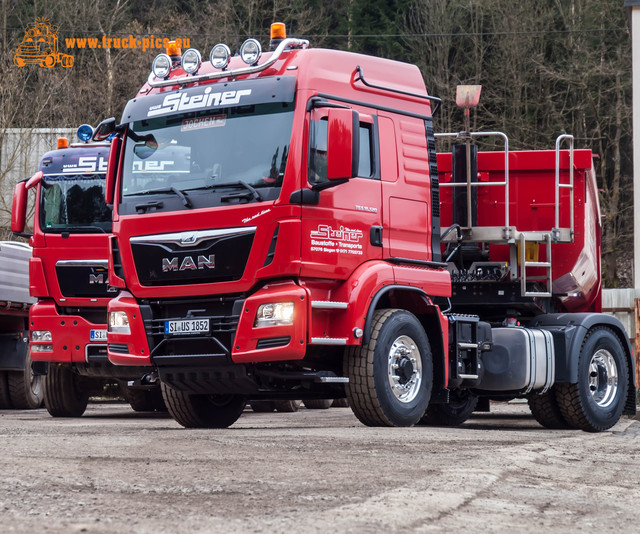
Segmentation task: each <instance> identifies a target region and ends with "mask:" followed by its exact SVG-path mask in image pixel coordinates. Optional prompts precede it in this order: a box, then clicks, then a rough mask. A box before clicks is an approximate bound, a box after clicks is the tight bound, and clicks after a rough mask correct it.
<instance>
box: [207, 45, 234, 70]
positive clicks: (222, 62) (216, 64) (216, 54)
mask: <svg viewBox="0 0 640 534" xmlns="http://www.w3.org/2000/svg"><path fill="white" fill-rule="evenodd" d="M230 59H231V50H230V49H229V47H228V46H227V45H226V44H222V43H220V44H217V45H216V46H214V47H213V48H212V49H211V54H209V60H210V61H211V65H212V66H213V68H215V69H226V68H227V65H228V64H229V60H230Z"/></svg>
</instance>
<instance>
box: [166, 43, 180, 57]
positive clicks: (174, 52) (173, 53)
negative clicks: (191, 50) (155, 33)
mask: <svg viewBox="0 0 640 534" xmlns="http://www.w3.org/2000/svg"><path fill="white" fill-rule="evenodd" d="M166 51H167V55H168V56H170V57H172V58H173V57H180V56H181V55H182V49H181V48H180V47H179V46H178V45H177V44H176V42H175V41H169V44H168V45H167V48H166Z"/></svg>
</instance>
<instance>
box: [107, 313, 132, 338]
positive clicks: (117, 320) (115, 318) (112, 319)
mask: <svg viewBox="0 0 640 534" xmlns="http://www.w3.org/2000/svg"><path fill="white" fill-rule="evenodd" d="M109 332H113V333H114V334H130V333H131V329H130V328H129V317H127V313H126V312H123V311H112V312H109Z"/></svg>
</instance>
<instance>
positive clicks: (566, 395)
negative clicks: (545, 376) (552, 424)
mask: <svg viewBox="0 0 640 534" xmlns="http://www.w3.org/2000/svg"><path fill="white" fill-rule="evenodd" d="M628 387H629V368H628V365H627V358H626V354H625V351H624V348H623V347H622V343H621V342H620V339H619V338H618V336H616V334H615V333H614V332H613V331H612V330H611V329H610V328H607V327H604V326H599V327H596V328H593V329H592V330H591V331H590V332H589V333H588V334H587V336H586V337H585V339H584V341H583V342H582V347H581V348H580V355H579V357H578V383H577V384H564V383H562V384H556V386H555V389H556V400H557V401H558V406H559V408H560V413H561V414H562V417H563V418H564V419H565V421H566V422H567V423H568V424H569V425H570V426H571V427H573V428H579V429H582V430H586V431H588V432H601V431H603V430H607V429H609V428H611V427H612V426H613V425H615V424H616V423H617V422H618V420H619V419H620V416H621V415H622V411H623V410H624V405H625V402H626V399H627V388H628Z"/></svg>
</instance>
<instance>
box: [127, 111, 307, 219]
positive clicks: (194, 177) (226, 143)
mask: <svg viewBox="0 0 640 534" xmlns="http://www.w3.org/2000/svg"><path fill="white" fill-rule="evenodd" d="M293 107H294V106H293V104H292V103H282V102H278V103H273V104H257V105H250V106H238V107H232V108H223V109H216V110H205V111H200V112H191V113H185V114H180V115H171V116H168V117H160V118H155V119H148V120H141V121H136V122H134V123H132V124H131V125H130V127H129V130H128V133H127V141H126V149H125V159H124V169H123V173H122V199H121V204H124V205H125V209H124V210H122V209H121V212H122V213H136V212H138V213H139V212H140V211H141V210H143V208H145V207H146V206H148V205H152V206H153V207H154V209H158V210H163V209H166V210H168V209H189V208H191V207H205V206H215V205H220V204H221V203H227V204H228V203H244V202H259V201H261V200H275V199H276V198H277V197H278V195H279V191H280V188H281V186H282V180H283V178H284V172H285V167H286V164H287V156H288V152H289V144H290V142H291V129H292V125H293ZM153 195H162V196H163V197H168V198H163V202H159V201H152V200H151V199H150V198H149V196H153ZM126 205H129V209H126Z"/></svg>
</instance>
